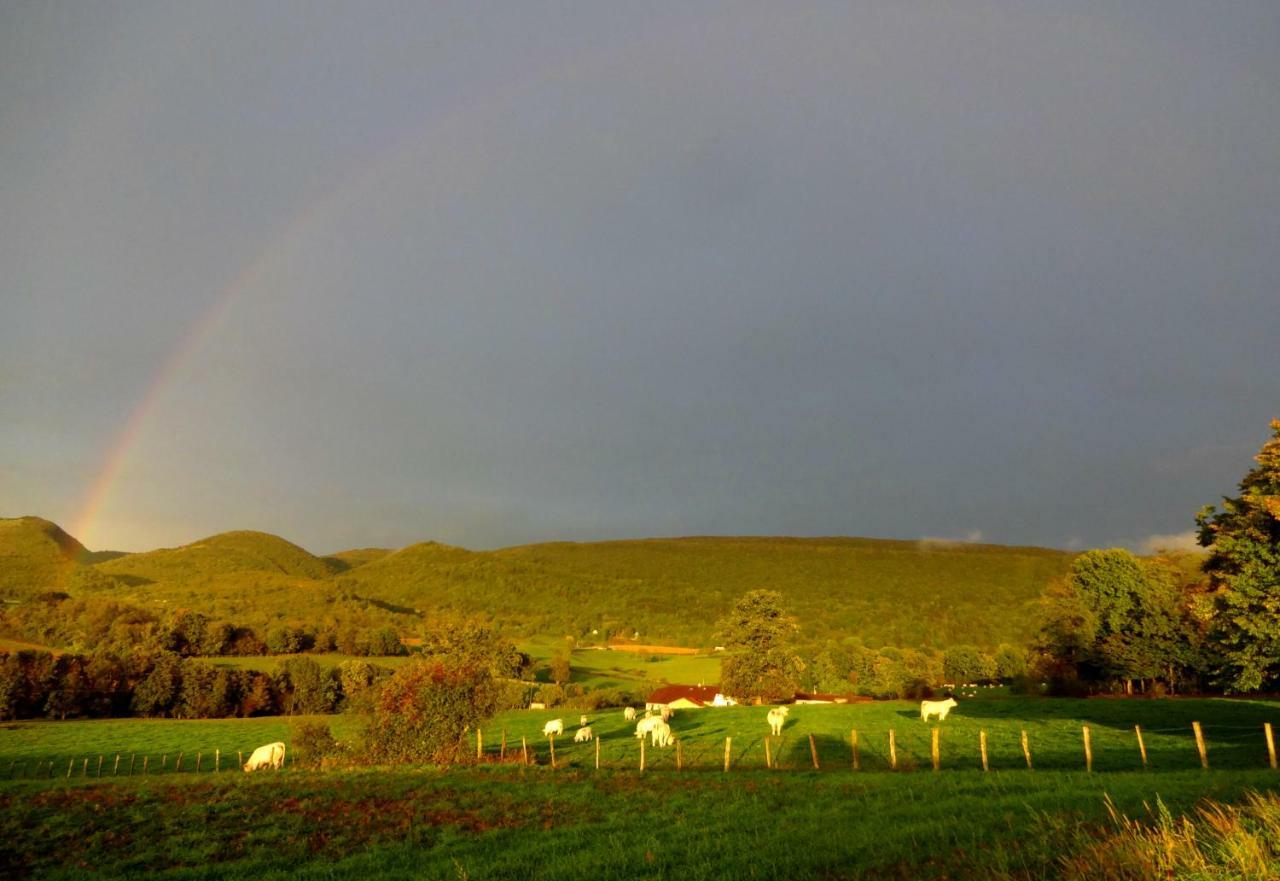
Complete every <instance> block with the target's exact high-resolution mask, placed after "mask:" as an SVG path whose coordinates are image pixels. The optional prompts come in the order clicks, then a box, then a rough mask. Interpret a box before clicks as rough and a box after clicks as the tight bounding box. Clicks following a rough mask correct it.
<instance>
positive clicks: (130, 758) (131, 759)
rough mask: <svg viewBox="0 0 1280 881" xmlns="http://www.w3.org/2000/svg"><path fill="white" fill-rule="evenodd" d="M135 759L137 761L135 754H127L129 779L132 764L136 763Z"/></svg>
mask: <svg viewBox="0 0 1280 881" xmlns="http://www.w3.org/2000/svg"><path fill="white" fill-rule="evenodd" d="M137 759H138V754H137V753H129V776H130V777H132V776H133V763H134V762H135V761H137Z"/></svg>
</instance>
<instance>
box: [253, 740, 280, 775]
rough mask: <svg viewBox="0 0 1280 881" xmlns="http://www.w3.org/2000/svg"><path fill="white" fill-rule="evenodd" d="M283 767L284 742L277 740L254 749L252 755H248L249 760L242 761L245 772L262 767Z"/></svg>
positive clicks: (277, 768)
mask: <svg viewBox="0 0 1280 881" xmlns="http://www.w3.org/2000/svg"><path fill="white" fill-rule="evenodd" d="M283 767H284V744H283V743H282V742H280V741H278V740H277V741H276V742H275V743H268V744H267V745H266V746H260V747H258V748H257V749H255V750H254V751H253V755H251V756H249V761H247V762H245V763H244V770H245V771H246V772H249V771H258V770H261V769H262V768H274V769H275V770H277V771H279V770H280V769H281V768H283Z"/></svg>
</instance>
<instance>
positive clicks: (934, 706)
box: [920, 697, 956, 722]
mask: <svg viewBox="0 0 1280 881" xmlns="http://www.w3.org/2000/svg"><path fill="white" fill-rule="evenodd" d="M955 706H956V699H955V698H953V697H949V698H947V699H946V700H944V701H920V721H921V722H928V721H929V717H930V716H937V717H938V721H939V722H941V721H942V720H943V719H945V718H947V713H950V712H951V710H952V709H953V708H954V707H955Z"/></svg>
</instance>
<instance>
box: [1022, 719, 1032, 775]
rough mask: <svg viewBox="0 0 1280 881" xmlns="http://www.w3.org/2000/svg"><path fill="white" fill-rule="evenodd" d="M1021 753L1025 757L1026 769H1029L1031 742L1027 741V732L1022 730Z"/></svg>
mask: <svg viewBox="0 0 1280 881" xmlns="http://www.w3.org/2000/svg"><path fill="white" fill-rule="evenodd" d="M1022 754H1023V755H1024V756H1026V758H1027V770H1028V771H1030V770H1031V744H1030V743H1028V742H1027V732H1026V730H1025V729H1024V730H1023V732H1022Z"/></svg>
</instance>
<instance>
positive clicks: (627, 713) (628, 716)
mask: <svg viewBox="0 0 1280 881" xmlns="http://www.w3.org/2000/svg"><path fill="white" fill-rule="evenodd" d="M622 718H623V719H625V720H627V721H628V722H634V721H635V720H636V708H635V707H627V708H626V709H625V710H623V711H622Z"/></svg>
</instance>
